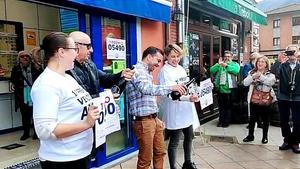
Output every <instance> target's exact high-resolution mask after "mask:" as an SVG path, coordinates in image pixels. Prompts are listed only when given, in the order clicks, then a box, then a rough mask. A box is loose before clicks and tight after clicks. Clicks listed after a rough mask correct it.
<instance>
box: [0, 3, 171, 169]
mask: <svg viewBox="0 0 300 169" xmlns="http://www.w3.org/2000/svg"><path fill="white" fill-rule="evenodd" d="M171 5H172V4H171V3H170V2H168V1H165V0H130V1H129V0H126V1H125V0H124V1H107V0H97V1H95V0H70V1H52V0H41V1H36V0H28V1H19V0H2V1H0V9H1V10H0V11H1V12H0V20H1V21H0V32H1V33H0V36H1V38H2V39H0V40H1V41H0V47H1V48H0V55H1V58H0V64H1V66H2V67H3V68H4V69H5V70H6V74H5V76H4V77H2V79H1V81H0V91H1V93H0V97H1V98H0V106H1V112H0V113H1V114H0V119H1V120H0V121H1V122H0V133H7V132H10V131H12V130H16V129H20V126H21V118H20V113H19V112H15V110H14V105H13V101H14V98H13V93H12V92H11V91H10V90H9V77H10V70H11V68H12V66H13V65H14V64H16V55H17V52H18V51H20V50H23V49H25V50H31V49H32V48H34V47H36V46H39V44H40V43H41V40H42V39H43V37H44V36H45V35H46V34H47V33H49V32H52V31H63V32H66V33H69V32H71V31H74V30H80V31H83V32H86V33H88V34H89V35H90V36H91V39H92V45H93V55H92V60H93V61H94V62H95V63H96V65H97V67H98V68H99V69H102V70H104V71H106V72H110V73H117V72H119V71H120V70H122V68H125V67H131V66H132V65H133V64H135V63H136V62H137V61H138V60H139V59H140V55H141V51H142V46H143V48H144V46H147V45H149V43H147V42H146V43H145V44H144V43H143V41H142V37H143V35H144V34H143V33H141V27H142V24H141V23H143V24H145V23H151V24H154V25H157V23H159V24H158V25H159V26H162V25H163V24H162V23H168V22H169V20H170V9H171ZM154 21H155V22H154ZM12 27H13V28H12ZM148 29H149V28H148ZM155 29H157V28H155ZM161 32H163V29H161ZM147 36H148V37H149V36H150V35H147ZM107 38H113V39H114V40H118V41H122V44H125V46H122V47H117V48H116V50H122V51H123V52H124V55H122V57H121V56H112V57H111V56H110V57H109V56H108V55H107V54H108V51H107V42H108V41H107ZM160 38H161V40H160V41H158V43H159V47H162V46H163V45H164V44H163V43H164V39H163V37H160ZM155 40H156V39H155ZM152 41H153V39H152ZM118 103H119V105H120V107H121V109H122V108H123V109H122V110H123V111H121V116H120V123H121V130H119V131H117V132H114V133H112V134H110V135H108V136H107V137H106V143H105V144H103V145H102V146H101V148H100V150H99V152H98V153H97V158H96V160H95V161H93V162H92V167H94V168H97V167H101V168H106V167H107V166H110V165H113V164H114V163H117V162H118V161H120V160H125V159H126V158H128V157H130V156H132V155H135V154H136V151H137V143H136V141H135V138H134V136H133V131H132V127H131V124H132V123H131V118H130V116H129V115H128V113H127V103H128V100H127V99H126V95H125V96H124V95H123V96H121V97H120V99H119V100H118Z"/></svg>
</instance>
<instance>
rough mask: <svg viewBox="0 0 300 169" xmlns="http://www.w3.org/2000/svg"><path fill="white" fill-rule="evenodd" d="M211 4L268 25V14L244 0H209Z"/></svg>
mask: <svg viewBox="0 0 300 169" xmlns="http://www.w3.org/2000/svg"><path fill="white" fill-rule="evenodd" d="M207 1H208V2H210V3H211V4H213V5H215V6H217V7H220V8H223V9H225V10H227V11H229V12H232V13H234V14H236V15H239V16H242V17H244V18H246V19H249V20H251V21H254V22H256V23H258V24H261V25H267V15H266V14H265V13H263V12H262V11H260V10H259V9H257V8H256V7H254V6H252V5H250V4H249V3H247V2H245V1H243V0H207Z"/></svg>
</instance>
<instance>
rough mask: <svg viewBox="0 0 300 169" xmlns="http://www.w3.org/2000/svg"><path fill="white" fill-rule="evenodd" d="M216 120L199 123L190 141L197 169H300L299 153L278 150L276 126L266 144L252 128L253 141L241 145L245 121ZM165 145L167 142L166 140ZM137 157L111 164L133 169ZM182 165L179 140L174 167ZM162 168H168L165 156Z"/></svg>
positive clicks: (278, 140)
mask: <svg viewBox="0 0 300 169" xmlns="http://www.w3.org/2000/svg"><path fill="white" fill-rule="evenodd" d="M216 125H217V120H213V121H210V122H208V123H206V124H204V125H201V129H200V130H201V135H200V136H198V137H196V138H195V140H194V144H193V156H192V158H193V161H194V162H195V164H196V165H197V167H198V169H300V155H299V154H294V153H293V152H292V151H291V150H288V151H279V150H278V146H279V145H280V144H281V143H282V137H281V131H280V128H279V127H273V126H270V129H269V143H268V144H265V145H262V144H261V137H262V130H261V129H260V128H257V129H256V130H255V140H254V141H253V142H251V143H247V144H244V143H243V141H242V140H243V138H244V137H246V136H247V134H248V129H247V128H246V126H247V124H232V125H230V126H229V127H228V128H219V127H216ZM166 145H167V142H166ZM136 162H137V157H134V158H132V159H130V160H128V161H125V162H123V163H120V164H118V165H117V166H114V167H112V169H134V168H136ZM182 164H183V148H182V143H181V144H180V147H179V149H178V155H177V165H178V166H177V169H180V168H181V166H182ZM165 168H166V169H168V168H169V164H168V157H167V156H166V158H165Z"/></svg>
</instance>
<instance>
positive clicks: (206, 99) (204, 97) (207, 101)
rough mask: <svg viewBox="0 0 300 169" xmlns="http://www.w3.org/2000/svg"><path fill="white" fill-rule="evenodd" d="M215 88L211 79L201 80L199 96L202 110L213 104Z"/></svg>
mask: <svg viewBox="0 0 300 169" xmlns="http://www.w3.org/2000/svg"><path fill="white" fill-rule="evenodd" d="M213 88H214V85H213V83H212V82H211V80H210V79H206V80H204V81H202V82H200V86H199V98H200V105H201V109H202V110H203V109H204V108H206V107H207V106H209V105H211V104H213V93H212V89H213Z"/></svg>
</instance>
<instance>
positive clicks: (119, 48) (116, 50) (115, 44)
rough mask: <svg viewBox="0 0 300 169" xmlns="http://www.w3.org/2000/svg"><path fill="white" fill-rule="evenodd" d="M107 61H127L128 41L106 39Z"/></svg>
mask: <svg viewBox="0 0 300 169" xmlns="http://www.w3.org/2000/svg"><path fill="white" fill-rule="evenodd" d="M106 51H107V59H124V60H125V59H126V41H125V40H123V39H115V38H106Z"/></svg>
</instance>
